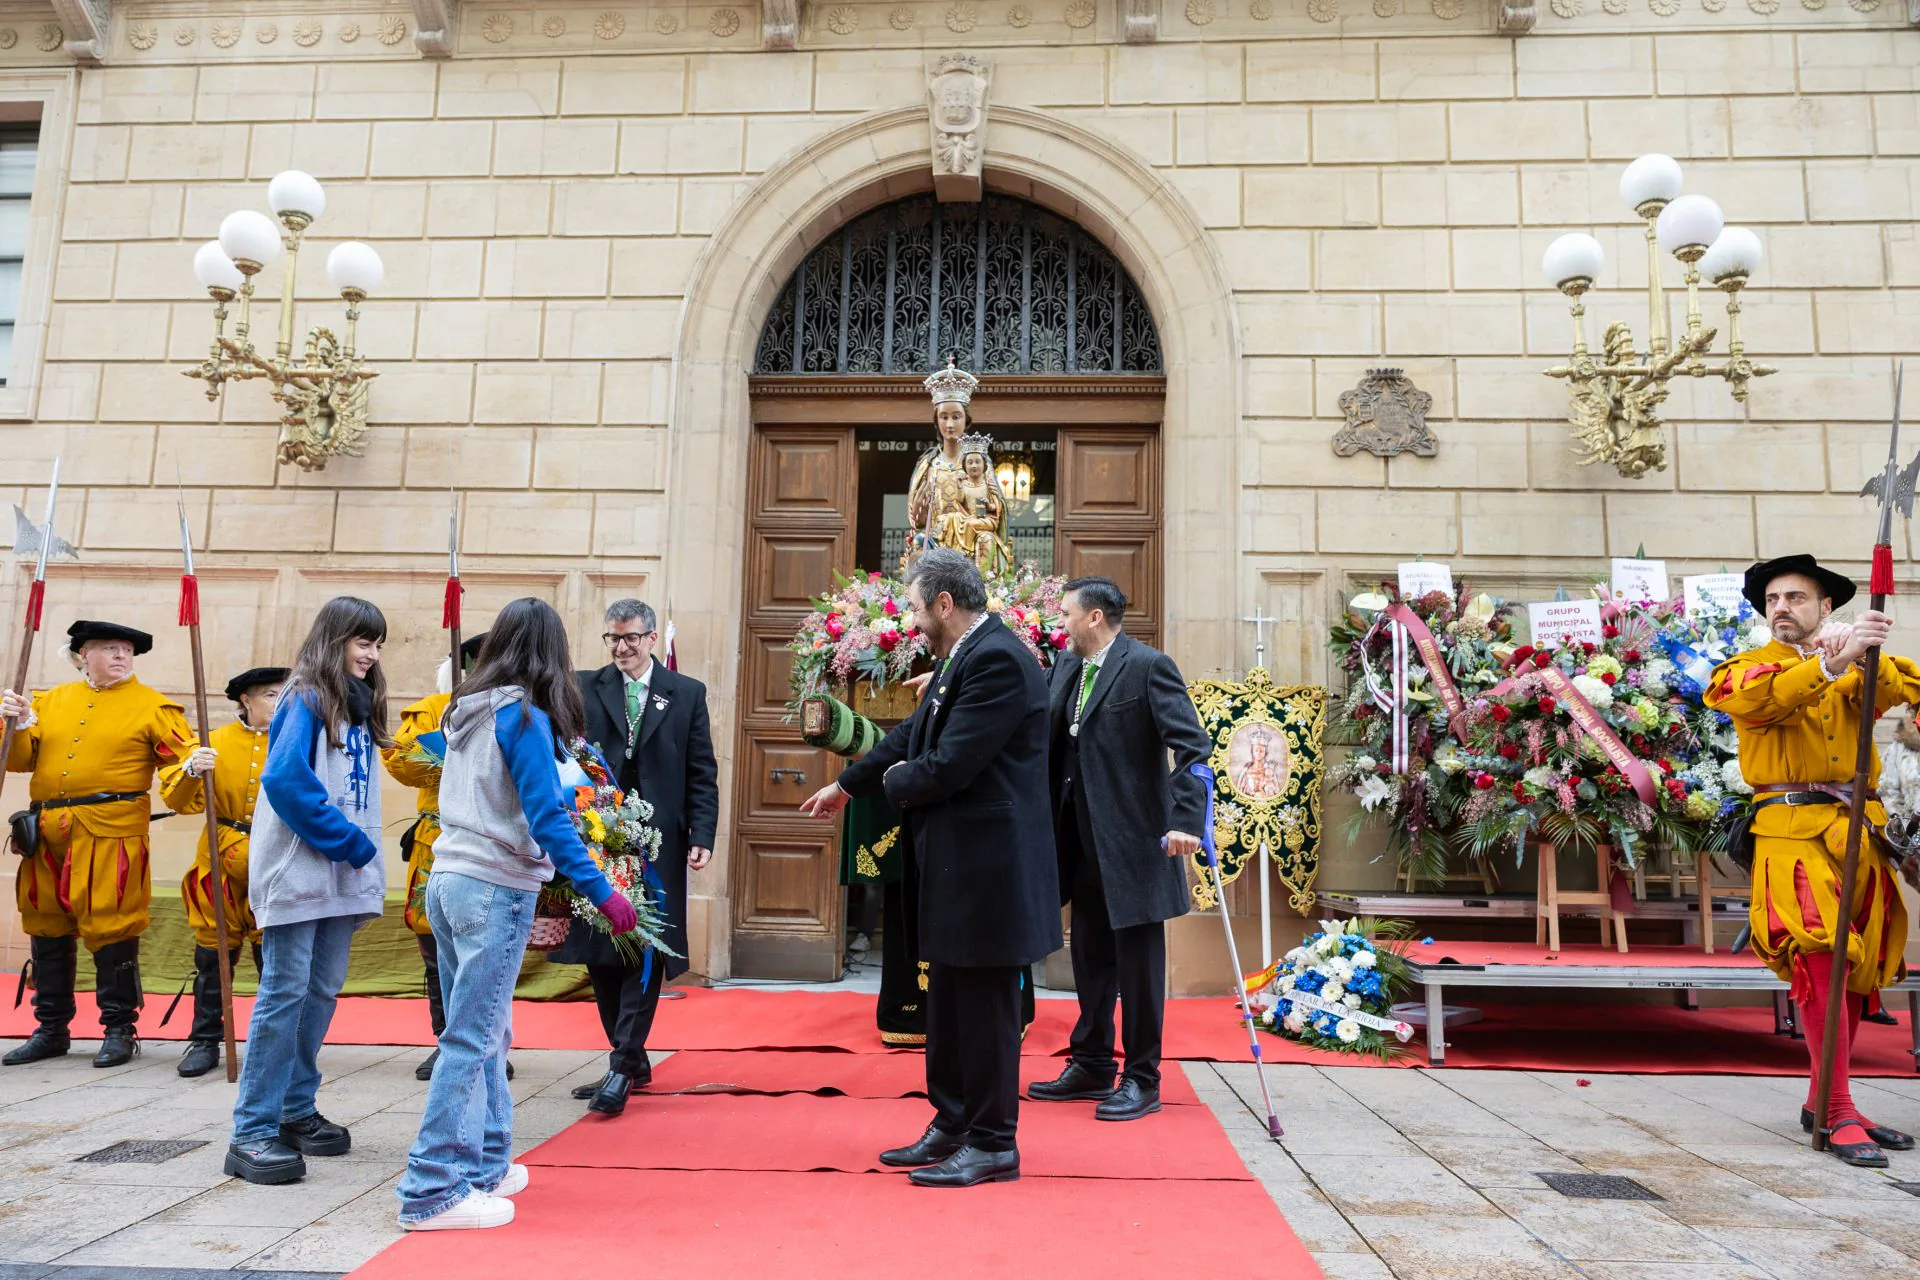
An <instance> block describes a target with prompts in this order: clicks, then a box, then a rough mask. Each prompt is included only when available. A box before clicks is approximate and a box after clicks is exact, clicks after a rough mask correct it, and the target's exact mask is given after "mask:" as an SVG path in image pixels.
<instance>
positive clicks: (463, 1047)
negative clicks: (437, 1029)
mask: <svg viewBox="0 0 1920 1280" xmlns="http://www.w3.org/2000/svg"><path fill="white" fill-rule="evenodd" d="M585 719H586V711H585V707H584V706H583V704H582V703H581V700H580V687H579V685H578V684H577V683H576V681H575V677H574V672H573V660H572V658H571V656H570V655H569V653H568V651H567V632H566V628H565V627H564V626H563V625H562V624H561V622H560V615H559V614H557V613H555V612H554V611H553V608H552V607H551V606H550V605H548V604H547V603H546V602H545V601H543V600H536V599H533V598H532V597H528V598H526V599H522V600H515V601H514V602H513V603H512V604H509V605H508V606H507V607H506V608H505V609H502V610H501V611H500V616H499V617H498V618H497V619H496V620H495V621H494V624H493V627H492V629H491V630H490V631H489V632H488V633H487V642H486V644H485V645H484V646H483V647H482V648H481V650H480V659H479V662H478V663H477V664H476V666H475V667H474V671H473V674H472V675H470V676H468V677H467V679H466V681H465V683H463V684H462V685H461V686H460V690H459V695H458V697H457V698H456V700H455V701H454V704H453V706H452V708H451V709H450V710H449V711H448V713H447V718H446V722H445V723H446V735H447V757H446V767H445V769H444V770H443V771H442V772H441V775H440V837H439V839H438V840H436V841H435V842H434V859H433V872H432V874H431V875H429V877H428V878H427V892H426V899H427V920H428V922H429V923H431V924H432V926H433V940H434V946H435V947H436V949H437V950H438V953H439V958H440V987H441V991H442V992H443V994H444V999H445V1001H446V1017H447V1024H446V1030H444V1031H442V1032H441V1033H440V1060H439V1061H438V1062H437V1063H435V1064H434V1069H433V1083H432V1084H431V1085H429V1086H428V1088H427V1103H426V1109H425V1111H424V1112H423V1114H422V1115H421V1117H420V1133H419V1136H418V1137H417V1138H415V1139H414V1143H413V1150H412V1152H411V1153H410V1154H409V1155H408V1157H407V1172H406V1175H405V1176H404V1177H402V1178H401V1179H400V1187H399V1196H400V1225H401V1226H402V1227H405V1228H406V1229H407V1230H409V1231H449V1230H461V1229H470V1228H476V1227H498V1226H504V1225H506V1224H507V1223H509V1222H511V1221H513V1201H512V1200H511V1199H509V1198H508V1197H510V1196H512V1195H514V1194H516V1193H517V1192H519V1191H520V1190H521V1189H522V1188H523V1187H525V1186H526V1185H527V1169H526V1166H525V1165H519V1164H513V1163H512V1162H511V1157H512V1153H513V1095H512V1094H510V1093H508V1091H507V1074H506V1062H507V1047H508V1046H509V1045H510V1044H511V1043H512V1041H513V988H514V982H515V980H516V979H517V978H518V977H519V975H520V957H521V955H522V953H523V952H525V951H526V949H527V935H528V933H529V931H530V930H531V929H532V927H533V909H534V903H535V901H536V899H537V898H538V896H539V893H540V887H541V886H542V885H544V884H546V883H547V882H548V881H549V880H551V879H553V877H554V874H555V872H556V870H557V871H558V873H559V874H561V875H563V876H565V877H566V878H567V879H568V880H569V881H571V882H572V884H573V887H574V888H575V889H577V890H579V891H580V893H581V894H582V895H583V896H585V897H586V898H587V900H588V901H590V902H594V903H597V904H598V905H599V907H600V910H601V911H602V912H603V913H604V914H605V915H606V917H607V919H608V921H609V922H610V923H611V925H612V927H613V931H614V932H615V933H625V932H628V931H629V930H631V929H633V928H634V927H635V926H636V925H637V924H638V923H639V921H638V918H637V916H636V913H635V911H634V908H633V904H632V903H631V902H629V901H628V900H627V899H626V897H625V896H623V895H622V894H620V893H619V892H618V891H617V890H615V889H614V887H613V886H612V885H611V884H609V883H608V882H607V878H606V876H605V875H604V874H602V873H601V871H600V869H599V868H598V867H597V866H595V865H594V862H593V858H592V857H591V855H590V854H589V853H588V852H587V847H586V845H585V844H584V843H582V841H581V839H580V836H579V833H578V832H577V831H576V830H575V829H574V825H573V803H572V797H571V795H570V794H569V792H568V789H567V788H565V787H563V786H562V785H561V779H560V770H561V767H562V762H563V761H567V760H568V756H567V749H566V744H568V743H570V742H572V741H573V740H574V739H576V738H578V737H579V736H580V734H581V731H582V725H583V723H584V721H585Z"/></svg>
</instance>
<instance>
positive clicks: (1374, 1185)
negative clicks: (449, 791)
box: [0, 1043, 1920, 1280]
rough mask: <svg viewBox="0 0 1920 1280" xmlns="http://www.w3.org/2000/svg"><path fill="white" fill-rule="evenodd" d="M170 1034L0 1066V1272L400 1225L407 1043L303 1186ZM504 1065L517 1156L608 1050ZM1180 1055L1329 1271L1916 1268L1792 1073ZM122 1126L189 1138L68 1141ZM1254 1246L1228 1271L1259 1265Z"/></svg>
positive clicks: (1252, 1272) (1898, 1204) (348, 1065)
mask: <svg viewBox="0 0 1920 1280" xmlns="http://www.w3.org/2000/svg"><path fill="white" fill-rule="evenodd" d="M177 1051H178V1047H177V1046H175V1045H171V1044H164V1043H156V1044H153V1045H151V1046H149V1047H148V1051H147V1052H146V1054H145V1055H144V1056H142V1057H140V1058H138V1059H136V1060H135V1061H134V1062H133V1063H131V1064H129V1065H128V1066H125V1067H121V1068H117V1069H113V1070H107V1071H96V1070H94V1069H93V1068H92V1067H90V1066H89V1065H88V1064H87V1057H88V1056H89V1055H90V1054H91V1053H92V1046H83V1045H81V1044H78V1043H76V1045H75V1051H74V1053H73V1054H72V1055H71V1056H69V1057H67V1058H66V1059H64V1060H60V1061H56V1062H53V1063H43V1064H38V1065H35V1066H31V1067H16V1068H9V1069H6V1070H4V1071H0V1280H202V1278H204V1277H209V1276H214V1275H218V1276H220V1277H222V1280H237V1277H247V1280H319V1277H322V1276H329V1277H330V1276H337V1275H340V1274H342V1273H344V1272H347V1271H350V1270H352V1269H353V1268H354V1267H355V1266H357V1265H359V1264H360V1263H361V1262H363V1261H365V1260H366V1259H367V1258H369V1257H371V1256H373V1255H374V1254H375V1253H377V1252H379V1251H380V1250H381V1249H383V1248H385V1247H386V1246H387V1245H388V1244H390V1243H392V1242H393V1241H394V1240H395V1239H397V1238H398V1237H399V1234H400V1233H399V1230H398V1228H397V1227H396V1226H395V1223H394V1213H395V1210H396V1208H397V1205H396V1202H395V1200H394V1196H393V1186H394V1183H395V1182H396V1181H397V1179H398V1177H399V1172H400V1168H401V1165H402V1164H403V1163H404V1161H405V1158H406V1151H407V1147H408V1146H409V1145H410V1144H411V1142H412V1140H413V1135H414V1131H415V1129H416V1127H417V1125H418V1121H419V1110H420V1106H421V1103H422V1100H423V1098H424V1097H425V1092H426V1086H425V1085H424V1084H422V1083H420V1082H419V1081H416V1080H415V1079H414V1078H413V1068H414V1066H415V1065H416V1064H417V1063H418V1062H419V1061H420V1059H421V1056H422V1053H423V1051H422V1050H420V1049H394V1048H380V1047H355V1046H339V1047H329V1048H328V1049H327V1050H326V1051H325V1052H324V1054H323V1055H322V1060H321V1061H322V1066H323V1068H324V1069H325V1071H326V1075H327V1081H326V1084H325V1086H324V1087H323V1089H322V1091H321V1097H320V1100H321V1107H322V1110H323V1111H324V1112H325V1113H326V1114H327V1116H328V1117H329V1118H331V1119H334V1120H338V1121H340V1122H342V1123H345V1124H349V1125H351V1126H352V1128H353V1151H352V1153H351V1154H350V1155H348V1156H346V1157H343V1158H340V1159H332V1160H312V1161H309V1163H308V1168H309V1170H310V1172H309V1174H308V1177H307V1179H306V1181H304V1182H303V1183H301V1184H299V1185H298V1186H297V1187H252V1186H248V1185H246V1184H244V1183H241V1182H239V1181H236V1180H234V1179H230V1178H227V1177H224V1176H223V1175H222V1174H221V1172H220V1162H221V1156H222V1154H223V1152H224V1147H225V1142H226V1135H227V1122H228V1117H229V1112H230V1110H231V1107H232V1101H233V1088H232V1086H230V1085H228V1084H227V1083H226V1081H225V1078H224V1077H223V1076H222V1075H220V1074H219V1073H217V1072H216V1073H215V1074H213V1075H211V1076H207V1077H203V1078H202V1079H200V1080H181V1079H180V1078H179V1077H178V1076H176V1075H175V1074H174V1070H173V1067H174V1063H175V1061H176V1058H177ZM661 1060H664V1055H661ZM513 1061H514V1066H515V1070H516V1078H515V1081H514V1097H515V1100H516V1104H517V1108H518V1109H517V1111H516V1113H515V1137H516V1140H517V1144H518V1145H519V1146H520V1147H521V1148H522V1149H525V1148H526V1147H530V1146H532V1145H534V1144H536V1143H538V1142H541V1141H544V1140H545V1139H546V1138H547V1137H549V1136H550V1135H552V1134H553V1133H555V1132H557V1131H558V1130H560V1129H561V1128H563V1127H565V1126H566V1125H567V1124H569V1123H571V1122H572V1121H573V1120H574V1119H576V1118H577V1117H578V1116H579V1115H580V1112H581V1105H580V1103H578V1102H577V1101H575V1100H574V1099H572V1098H570V1097H568V1096H567V1094H568V1090H570V1089H571V1088H572V1087H573V1086H574V1085H576V1084H581V1083H585V1082H586V1081H589V1080H591V1079H593V1078H595V1077H596V1076H597V1075H598V1073H599V1072H600V1071H601V1069H602V1065H603V1062H604V1059H603V1057H602V1055H600V1054H598V1053H589V1052H560V1051H531V1050H521V1051H518V1052H516V1053H515V1054H514V1056H513ZM1186 1069H1187V1072H1188V1075H1189V1077H1190V1078H1191V1079H1192V1080H1193V1082H1194V1085H1195V1087H1196V1088H1197V1089H1198V1090H1199V1092H1200V1095H1201V1097H1202V1098H1203V1099H1204V1100H1205V1101H1206V1102H1207V1104H1208V1105H1209V1106H1211V1107H1212V1108H1213V1110H1214V1112H1215V1113H1216V1114H1217V1115H1218V1116H1219V1117H1220V1119H1221V1121H1222V1123H1223V1124H1224V1125H1225V1126H1226V1129H1227V1132H1228V1134H1229V1135H1230V1136H1231V1137H1232V1139H1233V1141H1234V1143H1235V1145H1236V1147H1237V1148H1238V1149H1239V1151H1240V1153H1241V1155H1242V1156H1243V1157H1244V1158H1245V1160H1246V1162H1247V1166H1248V1168H1249V1169H1251V1170H1252V1171H1253V1173H1254V1174H1255V1175H1256V1176H1257V1177H1258V1178H1259V1179H1260V1181H1261V1182H1262V1183H1263V1184H1264V1185H1265V1186H1266V1188H1267V1190H1268V1192H1269V1193H1270V1194H1271V1195H1272V1196H1273V1198H1274V1201H1275V1203H1276V1204H1278V1205H1279V1207H1280V1209H1281V1211H1282V1212H1283V1213H1284V1214H1285V1215H1286V1217H1287V1220H1288V1222H1289V1223H1290V1224H1291V1225H1292V1227H1293V1229H1294V1231H1295V1232H1296V1233H1297V1234H1298V1235H1299V1236H1300V1238H1301V1239H1302V1240H1303V1241H1304V1242H1305V1243H1306V1245H1307V1247H1308V1248H1309V1249H1310V1250H1312V1251H1313V1253H1314V1255H1315V1256H1316V1257H1317V1258H1318V1259H1319V1262H1320V1265H1321V1267H1322V1268H1323V1269H1324V1271H1325V1272H1326V1275H1327V1276H1328V1277H1330V1280H1363V1278H1367V1277H1389V1276H1391V1277H1401V1278H1402V1280H1442V1278H1448V1280H1451V1278H1453V1277H1461V1278H1468V1280H1532V1278H1534V1277H1539V1278H1541V1280H1559V1278H1562V1277H1588V1278H1589V1280H1769V1278H1773V1280H1798V1278H1799V1277H1803V1276H1804V1277H1818V1278H1819V1280H1848V1278H1849V1277H1856V1276H1857V1277H1862V1278H1863V1280H1864V1278H1865V1277H1875V1278H1876V1280H1880V1278H1886V1277H1905V1276H1916V1277H1920V1198H1916V1197H1915V1196H1912V1195H1909V1194H1907V1193H1906V1192H1904V1191H1902V1190H1901V1189H1900V1187H1899V1186H1898V1185H1897V1180H1899V1179H1902V1178H1905V1179H1911V1180H1913V1181H1915V1182H1916V1183H1920V1152H1916V1153H1912V1154H1907V1155H1901V1154H1897V1153H1896V1154H1895V1155H1894V1157H1893V1159H1894V1164H1893V1168H1892V1169H1891V1170H1888V1171H1886V1172H1877V1171H1871V1170H1860V1169H1849V1168H1846V1167H1844V1166H1842V1165H1841V1164H1839V1163H1838V1162H1837V1161H1835V1160H1834V1159H1832V1158H1831V1157H1829V1156H1825V1155H1818V1154H1815V1153H1813V1152H1811V1151H1809V1150H1808V1149H1807V1147H1806V1144H1805V1141H1804V1139H1803V1138H1802V1136H1801V1135H1800V1133H1799V1130H1798V1127H1797V1124H1796V1117H1797V1109H1798V1104H1799V1101H1800V1098H1799V1093H1800V1090H1801V1089H1802V1088H1803V1087H1804V1086H1803V1085H1802V1084H1800V1083H1799V1082H1797V1081H1794V1080H1788V1079H1737V1078H1727V1077H1704V1076H1593V1077H1590V1078H1589V1082H1588V1084H1587V1085H1585V1086H1582V1085H1581V1084H1580V1083H1579V1082H1578V1079H1577V1078H1576V1077H1574V1076H1571V1075H1559V1074H1550V1073H1544V1072H1541V1073H1536V1072H1518V1071H1502V1072H1496V1071H1386V1070H1378V1069H1370V1068H1351V1067H1349V1068H1338V1067H1329V1068H1311V1067H1298V1066H1286V1067H1276V1068H1272V1069H1270V1070H1269V1073H1268V1078H1269V1080H1270V1081H1271V1083H1272V1084H1273V1086H1274V1089H1275V1100H1276V1102H1277V1103H1278V1105H1279V1108H1280V1114H1281V1119H1282V1122H1283V1123H1284V1124H1285V1126H1286V1130H1287V1134H1286V1138H1285V1139H1284V1141H1283V1142H1282V1143H1280V1144H1277V1145H1276V1144H1275V1143H1273V1142H1272V1141H1271V1140H1269V1139H1268V1138H1267V1137H1266V1126H1265V1121H1264V1119H1263V1118H1262V1117H1261V1116H1260V1115H1259V1114H1258V1112H1259V1091H1258V1089H1257V1087H1256V1086H1255V1083H1254V1079H1253V1072H1252V1068H1251V1067H1247V1066H1241V1065H1236V1064H1223V1065H1219V1066H1213V1065H1208V1064H1205V1063H1189V1064H1187V1067H1186ZM1856 1091H1857V1096H1858V1097H1859V1099H1860V1101H1861V1103H1862V1105H1863V1106H1864V1107H1866V1108H1867V1109H1868V1110H1869V1113H1870V1114H1872V1115H1873V1116H1874V1117H1875V1118H1876V1119H1880V1120H1882V1121H1883V1122H1885V1123H1888V1124H1894V1125H1898V1126H1900V1127H1903V1128H1909V1129H1920V1079H1916V1080H1885V1081H1871V1082H1861V1083H1858V1084H1856ZM1140 1123H1143V1124H1152V1123H1153V1120H1152V1119H1147V1120H1144V1121H1141V1122H1140ZM129 1139H143V1140H154V1139H180V1140H184V1141H199V1142H204V1143H205V1144H206V1145H204V1146H201V1147H196V1148H194V1149H193V1150H190V1151H188V1152H186V1153H184V1154H182V1155H178V1156H175V1157H173V1158H171V1159H167V1160H163V1161H161V1162H160V1163H157V1164H97V1163H77V1162H76V1158H77V1157H79V1156H82V1155H86V1154H88V1153H90V1152H94V1151H97V1150H100V1149H101V1148H104V1147H107V1146H110V1145H112V1144H114V1143H117V1142H121V1141H123V1140H129ZM1555 1172H1563V1173H1598V1174H1616V1175H1624V1176H1626V1177H1629V1178H1632V1179H1633V1180H1634V1181H1635V1182H1637V1183H1639V1184H1640V1185H1641V1186H1642V1187H1645V1188H1646V1189H1647V1190H1648V1191H1650V1192H1652V1193H1653V1194H1654V1195H1657V1196H1659V1197H1660V1199H1658V1200H1636V1201H1623V1200H1590V1199H1572V1198H1568V1197H1566V1196H1563V1195H1561V1194H1560V1193H1559V1192H1558V1191H1555V1190H1553V1189H1551V1188H1550V1187H1549V1186H1548V1185H1547V1184H1546V1183H1545V1182H1543V1181H1542V1180H1541V1179H1540V1178H1539V1177H1538V1176H1537V1175H1538V1174H1541V1173H1555ZM1222 1229H1231V1224H1226V1223H1223V1224H1222ZM1248 1248H1249V1259H1250V1262H1249V1269H1248V1272H1247V1274H1248V1276H1250V1277H1255V1276H1261V1275H1263V1274H1267V1271H1266V1270H1265V1269H1263V1268H1262V1267H1261V1266H1260V1265H1259V1263H1258V1253H1259V1242H1258V1241H1257V1240H1249V1241H1248ZM1057 1274H1063V1273H1057Z"/></svg>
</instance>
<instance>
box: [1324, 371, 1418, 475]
mask: <svg viewBox="0 0 1920 1280" xmlns="http://www.w3.org/2000/svg"><path fill="white" fill-rule="evenodd" d="M1431 408H1433V397H1432V396H1430V395H1428V394H1427V393H1426V392H1424V391H1422V390H1420V389H1419V388H1418V387H1416V386H1414V385H1413V382H1412V381H1411V380H1410V379H1409V378H1408V377H1407V376H1406V374H1405V372H1404V371H1402V370H1399V369H1369V370H1367V376H1366V377H1364V378H1362V379H1360V384H1359V385H1358V386H1356V387H1354V388H1353V389H1352V390H1350V391H1342V392H1341V393H1340V412H1341V413H1343V414H1345V415H1346V416H1347V421H1346V425H1345V426H1343V427H1341V428H1340V430H1339V431H1338V432H1336V433H1335V434H1334V437H1333V451H1334V452H1335V453H1337V454H1339V455H1340V456H1341V457H1343V458H1350V457H1352V456H1353V455H1354V454H1356V453H1358V452H1360V451H1361V450H1362V449H1365V450H1366V451H1367V452H1368V453H1371V454H1374V455H1376V456H1378V457H1382V458H1394V457H1398V456H1399V455H1401V454H1403V453H1411V454H1413V455H1415V456H1416V457H1421V458H1431V457H1432V456H1433V455H1434V453H1435V452H1436V451H1437V450H1438V449H1439V447H1440V443H1439V441H1438V440H1436V439H1435V438H1434V435H1433V428H1431V427H1429V426H1428V425H1427V411H1428V410H1429V409H1431Z"/></svg>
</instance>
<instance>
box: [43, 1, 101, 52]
mask: <svg viewBox="0 0 1920 1280" xmlns="http://www.w3.org/2000/svg"><path fill="white" fill-rule="evenodd" d="M111 9H112V6H111V0H53V12H54V14H55V15H56V16H57V17H58V18H59V20H60V26H61V28H62V29H63V30H65V31H66V33H67V52H68V53H70V54H72V55H73V60H74V61H75V62H78V63H80V64H81V65H83V66H89V67H97V66H99V65H100V63H101V62H102V61H103V60H105V58H106V56H107V23H108V20H109V19H110V18H111V17H112V12H111Z"/></svg>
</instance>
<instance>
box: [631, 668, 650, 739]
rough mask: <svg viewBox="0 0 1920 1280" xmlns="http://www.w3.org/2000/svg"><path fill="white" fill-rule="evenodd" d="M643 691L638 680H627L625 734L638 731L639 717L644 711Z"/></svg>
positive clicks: (632, 734) (633, 733) (632, 733)
mask: <svg viewBox="0 0 1920 1280" xmlns="http://www.w3.org/2000/svg"><path fill="white" fill-rule="evenodd" d="M644 692H645V691H644V690H643V689H642V688H641V687H640V682H639V681H638V680H629V681H627V736H628V737H629V738H631V737H633V736H634V735H635V734H637V733H638V732H639V731H640V717H641V716H642V715H643V714H645V712H646V700H645V698H644V697H643V696H642V694H643V693H644Z"/></svg>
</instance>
